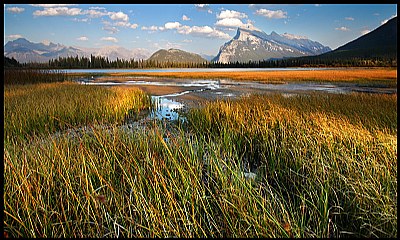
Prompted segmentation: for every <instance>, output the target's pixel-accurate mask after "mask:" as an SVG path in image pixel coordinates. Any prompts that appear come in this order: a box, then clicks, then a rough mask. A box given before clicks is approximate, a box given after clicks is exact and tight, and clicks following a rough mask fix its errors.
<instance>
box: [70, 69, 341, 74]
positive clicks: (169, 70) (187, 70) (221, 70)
mask: <svg viewBox="0 0 400 240" xmlns="http://www.w3.org/2000/svg"><path fill="white" fill-rule="evenodd" d="M329 69H331V68H154V69H65V70H64V69H63V71H65V72H67V73H143V72H254V71H256V72H260V71H314V70H329ZM332 69H333V68H332ZM336 69H337V68H336Z"/></svg>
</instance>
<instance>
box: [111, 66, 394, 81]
mask: <svg viewBox="0 0 400 240" xmlns="http://www.w3.org/2000/svg"><path fill="white" fill-rule="evenodd" d="M109 75H111V76H127V75H129V76H147V77H174V78H229V79H233V80H251V81H262V82H277V83H284V82H288V81H329V82H336V81H340V82H342V81H344V82H348V81H376V80H390V81H395V82H396V84H397V69H384V68H380V69H353V68H352V69H335V70H310V71H308V70H293V71H285V70H280V71H257V72H211V71H210V72H151V73H150V72H141V73H110V74H109Z"/></svg>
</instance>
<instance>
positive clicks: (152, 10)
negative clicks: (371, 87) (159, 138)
mask: <svg viewBox="0 0 400 240" xmlns="http://www.w3.org/2000/svg"><path fill="white" fill-rule="evenodd" d="M395 16H397V5H396V4H4V44H6V43H7V42H8V41H11V40H15V39H17V38H21V37H22V38H26V39H27V40H29V41H31V42H35V43H38V42H43V43H48V42H53V43H60V44H63V45H66V46H80V47H87V48H98V47H103V46H121V47H124V48H127V49H129V50H131V49H136V48H144V49H147V50H148V51H149V52H151V53H153V52H155V51H157V50H159V49H169V48H178V49H181V50H184V51H189V52H193V53H197V54H205V55H214V56H215V55H217V53H218V51H219V48H220V47H221V46H222V45H223V44H224V43H225V42H227V41H229V40H230V39H232V38H233V37H234V36H235V34H236V31H237V28H238V27H245V28H253V29H257V30H261V31H264V32H265V33H267V34H270V33H271V32H272V31H275V32H277V33H278V34H283V33H289V34H294V35H297V36H305V37H307V38H309V39H311V40H313V41H317V42H319V43H321V44H323V45H324V46H328V47H330V48H331V49H336V48H338V47H340V46H342V45H344V44H346V43H348V42H349V41H352V40H354V39H356V38H358V37H360V36H362V35H363V34H366V33H368V32H369V31H372V30H374V29H376V28H377V27H379V26H380V25H382V24H383V23H385V22H386V21H387V20H389V19H391V18H393V17H395Z"/></svg>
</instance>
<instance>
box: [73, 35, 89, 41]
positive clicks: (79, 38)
mask: <svg viewBox="0 0 400 240" xmlns="http://www.w3.org/2000/svg"><path fill="white" fill-rule="evenodd" d="M76 40H79V41H87V40H89V38H87V37H85V36H82V37H78V38H77V39H76Z"/></svg>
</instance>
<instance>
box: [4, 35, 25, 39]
mask: <svg viewBox="0 0 400 240" xmlns="http://www.w3.org/2000/svg"><path fill="white" fill-rule="evenodd" d="M7 38H8V39H18V38H22V36H21V35H19V34H12V35H8V36H7Z"/></svg>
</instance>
